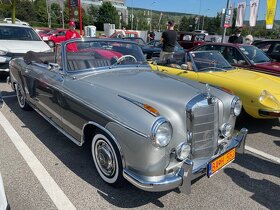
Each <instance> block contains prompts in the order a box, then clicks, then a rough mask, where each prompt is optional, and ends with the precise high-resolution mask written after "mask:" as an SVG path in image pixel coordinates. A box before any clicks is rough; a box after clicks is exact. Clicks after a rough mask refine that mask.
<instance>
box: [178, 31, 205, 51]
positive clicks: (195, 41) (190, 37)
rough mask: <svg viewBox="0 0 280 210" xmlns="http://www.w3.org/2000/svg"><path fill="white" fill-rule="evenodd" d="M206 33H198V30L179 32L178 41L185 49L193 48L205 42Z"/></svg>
mask: <svg viewBox="0 0 280 210" xmlns="http://www.w3.org/2000/svg"><path fill="white" fill-rule="evenodd" d="M205 36H206V34H205V33H196V32H184V31H180V32H177V42H178V43H179V44H180V45H181V46H182V47H183V48H184V49H191V48H193V47H194V46H197V45H201V44H202V43H204V42H205Z"/></svg>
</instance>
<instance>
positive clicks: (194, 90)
mask: <svg viewBox="0 0 280 210" xmlns="http://www.w3.org/2000/svg"><path fill="white" fill-rule="evenodd" d="M79 80H80V81H81V82H84V83H87V84H88V85H91V86H97V87H100V88H104V89H107V90H108V89H110V91H112V92H114V93H115V94H117V95H123V96H129V97H131V98H133V99H136V98H138V99H137V100H140V102H143V101H147V100H148V101H150V102H155V103H158V102H159V101H161V102H163V101H166V102H167V101H180V100H181V101H182V102H183V103H184V104H185V103H186V101H187V100H190V99H191V98H193V97H194V96H195V95H197V94H199V93H201V92H202V91H203V87H204V86H202V85H199V84H198V83H197V82H193V81H189V80H186V79H184V78H180V77H176V76H175V77H173V78H171V77H170V75H165V74H163V73H160V72H153V71H150V70H139V69H137V70H135V69H133V70H120V71H114V70H113V71H111V72H110V73H101V74H94V75H93V74H92V75H88V76H85V77H81V78H80V79H79Z"/></svg>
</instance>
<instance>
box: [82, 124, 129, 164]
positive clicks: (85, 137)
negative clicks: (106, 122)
mask: <svg viewBox="0 0 280 210" xmlns="http://www.w3.org/2000/svg"><path fill="white" fill-rule="evenodd" d="M98 131H102V132H103V133H104V134H105V135H107V137H109V138H110V140H112V141H113V142H114V143H115V145H116V146H117V148H118V150H119V153H120V156H121V161H122V165H123V168H125V160H124V155H123V152H122V148H121V145H120V144H119V142H118V141H117V139H116V138H115V137H114V135H113V134H112V133H111V132H110V131H109V130H108V129H106V128H105V127H103V126H102V125H100V124H98V123H96V122H93V121H89V122H87V123H86V124H84V126H83V132H82V139H81V145H83V144H84V143H86V142H91V140H92V139H93V137H94V135H95V134H97V132H98Z"/></svg>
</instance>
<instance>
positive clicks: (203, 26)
mask: <svg viewBox="0 0 280 210" xmlns="http://www.w3.org/2000/svg"><path fill="white" fill-rule="evenodd" d="M209 10H210V9H207V10H205V12H207V11H209ZM206 15H207V14H206ZM206 17H207V16H206ZM204 18H205V15H203V18H202V28H201V30H203V28H204Z"/></svg>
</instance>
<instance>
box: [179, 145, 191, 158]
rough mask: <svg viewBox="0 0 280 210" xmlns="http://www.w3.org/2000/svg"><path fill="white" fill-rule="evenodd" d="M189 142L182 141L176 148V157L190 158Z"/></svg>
mask: <svg viewBox="0 0 280 210" xmlns="http://www.w3.org/2000/svg"><path fill="white" fill-rule="evenodd" d="M191 150H192V148H191V144H189V143H187V142H183V143H181V144H179V145H178V147H177V148H176V158H177V159H178V160H180V161H183V160H186V159H188V158H190V155H191Z"/></svg>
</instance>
